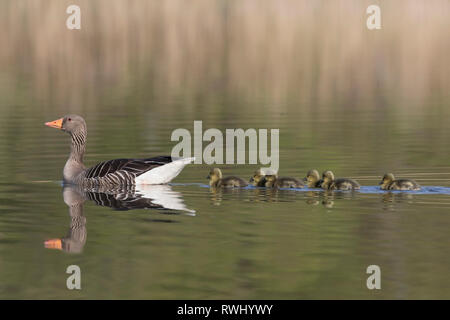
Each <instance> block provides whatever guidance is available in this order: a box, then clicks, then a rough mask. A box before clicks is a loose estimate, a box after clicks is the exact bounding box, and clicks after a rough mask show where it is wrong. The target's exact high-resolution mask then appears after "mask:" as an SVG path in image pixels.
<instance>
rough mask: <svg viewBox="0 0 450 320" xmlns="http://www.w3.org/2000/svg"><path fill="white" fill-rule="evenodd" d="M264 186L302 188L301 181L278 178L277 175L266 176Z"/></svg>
mask: <svg viewBox="0 0 450 320" xmlns="http://www.w3.org/2000/svg"><path fill="white" fill-rule="evenodd" d="M264 181H265V183H264V186H265V187H267V188H303V187H304V186H305V185H304V184H303V182H302V181H300V180H299V179H297V178H292V177H278V175H277V174H271V175H266V176H265V177H264Z"/></svg>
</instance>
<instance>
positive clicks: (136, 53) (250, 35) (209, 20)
mask: <svg viewBox="0 0 450 320" xmlns="http://www.w3.org/2000/svg"><path fill="white" fill-rule="evenodd" d="M70 4H77V5H79V6H80V7H81V12H82V29H81V30H68V29H67V28H66V26H65V20H66V18H67V17H68V15H67V14H66V13H65V10H66V8H67V6H68V5H70ZM370 4H378V5H380V7H381V10H382V11H381V13H382V29H381V30H376V31H370V30H368V29H367V28H366V19H367V14H366V13H365V10H366V8H367V6H368V5H370ZM449 18H450V2H449V1H448V0H434V1H426V0H422V1H419V0H398V1H375V0H373V1H361V0H341V1H337V0H336V1H320V0H314V1H312V0H311V1H300V0H281V1H280V0H244V1H242V0H239V1H238V0H228V1H226V0H193V1H184V0H167V1H160V0H155V1H153V0H134V1H129V0H95V1H92V0H76V1H73V0H71V1H66V0H19V1H18V0H11V1H9V0H3V1H2V2H1V3H0V47H1V50H0V70H1V73H0V84H1V85H0V92H1V94H2V95H8V94H14V92H15V91H16V89H17V88H24V87H25V88H27V90H28V91H27V93H29V94H31V95H32V96H33V97H35V98H36V99H43V101H51V102H53V103H54V104H64V103H72V104H79V103H86V102H91V103H93V102H95V101H96V100H97V99H99V98H102V97H104V96H105V95H108V94H110V93H111V92H113V93H114V94H117V95H135V96H138V97H139V96H142V97H143V99H144V97H145V98H146V99H148V97H149V96H151V97H160V98H164V97H168V96H170V97H182V98H183V99H185V100H186V103H187V104H188V103H189V101H192V100H194V99H198V97H203V96H215V95H216V96H217V95H219V96H223V95H226V96H228V97H235V98H236V99H245V100H246V101H255V104H257V103H256V101H261V100H262V101H264V102H265V103H266V104H268V105H269V108H272V109H274V110H275V111H277V110H279V109H282V108H285V107H286V105H290V106H294V107H295V108H304V109H305V110H310V108H311V107H314V108H325V109H326V108H327V106H329V105H344V106H346V107H361V108H380V107H383V106H385V105H388V104H389V105H397V103H398V102H401V103H398V107H402V108H408V109H409V108H421V107H423V108H424V107H425V103H424V102H425V101H430V99H431V100H432V101H436V99H437V101H438V102H442V101H447V102H448V92H449V88H450V67H449V66H450V63H449V62H450V61H449V60H450V59H449V56H450V55H449V53H450V37H449V36H448V35H449V30H450V19H449Z"/></svg>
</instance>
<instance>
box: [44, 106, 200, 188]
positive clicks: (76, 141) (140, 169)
mask: <svg viewBox="0 0 450 320" xmlns="http://www.w3.org/2000/svg"><path fill="white" fill-rule="evenodd" d="M45 125H46V126H49V127H52V128H56V129H60V130H62V131H64V132H67V133H68V134H69V135H70V137H71V143H70V155H69V159H68V160H67V162H66V165H65V166H64V171H63V177H64V183H68V184H76V185H81V186H84V187H88V188H89V187H97V186H103V187H109V186H111V187H113V186H119V185H120V186H132V185H140V184H165V183H168V182H170V181H171V180H172V179H173V178H175V177H176V176H177V175H178V174H179V173H180V172H181V170H183V168H184V166H186V165H187V164H189V163H191V162H192V161H193V160H194V158H172V157H170V156H159V157H155V158H148V159H115V160H109V161H104V162H100V163H99V164H97V165H95V166H93V167H92V168H89V169H87V168H86V167H85V166H84V164H83V157H84V152H85V149H86V136H87V129H86V122H85V121H84V119H83V118H82V117H80V116H78V115H72V114H71V115H66V116H65V117H63V118H61V119H58V120H55V121H50V122H46V123H45Z"/></svg>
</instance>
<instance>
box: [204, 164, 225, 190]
mask: <svg viewBox="0 0 450 320" xmlns="http://www.w3.org/2000/svg"><path fill="white" fill-rule="evenodd" d="M206 179H208V180H209V184H210V185H211V186H212V185H215V184H216V183H217V182H218V181H219V180H220V179H222V171H221V170H220V169H219V168H214V169H211V171H210V172H209V174H208V176H207V177H206Z"/></svg>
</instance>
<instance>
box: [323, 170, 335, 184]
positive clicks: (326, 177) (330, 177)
mask: <svg viewBox="0 0 450 320" xmlns="http://www.w3.org/2000/svg"><path fill="white" fill-rule="evenodd" d="M322 179H323V182H324V183H330V182H332V181H334V173H333V172H332V171H330V170H327V171H325V172H324V173H323V174H322Z"/></svg>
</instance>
